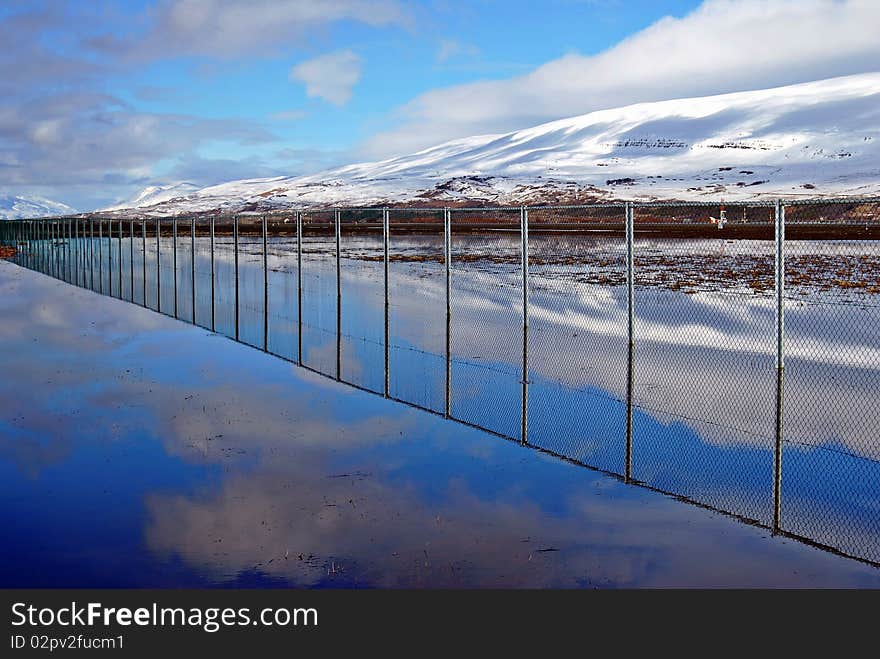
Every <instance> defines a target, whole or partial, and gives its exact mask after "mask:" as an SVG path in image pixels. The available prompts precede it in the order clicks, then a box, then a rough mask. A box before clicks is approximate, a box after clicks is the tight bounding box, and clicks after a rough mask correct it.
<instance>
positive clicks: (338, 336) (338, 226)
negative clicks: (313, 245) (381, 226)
mask: <svg viewBox="0 0 880 659" xmlns="http://www.w3.org/2000/svg"><path fill="white" fill-rule="evenodd" d="M334 220H335V228H336V379H337V380H338V381H339V380H342V256H341V254H340V243H341V242H342V212H341V211H339V210H337V211H336V212H335V213H334Z"/></svg>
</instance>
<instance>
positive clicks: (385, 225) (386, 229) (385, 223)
mask: <svg viewBox="0 0 880 659" xmlns="http://www.w3.org/2000/svg"><path fill="white" fill-rule="evenodd" d="M388 216H389V213H388V209H387V208H385V209H383V210H382V254H383V256H382V261H383V264H384V267H385V384H384V387H383V388H384V394H385V398H389V397H390V396H391V349H390V334H391V332H390V329H391V328H390V326H389V324H388V239H389V235H388V234H389V233H390V226H389V225H390V223H391V222H390V219H389V217H388Z"/></svg>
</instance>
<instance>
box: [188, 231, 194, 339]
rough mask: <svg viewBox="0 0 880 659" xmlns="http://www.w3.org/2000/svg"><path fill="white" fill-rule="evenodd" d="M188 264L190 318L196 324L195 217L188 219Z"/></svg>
mask: <svg viewBox="0 0 880 659" xmlns="http://www.w3.org/2000/svg"><path fill="white" fill-rule="evenodd" d="M189 266H190V273H189V274H190V284H191V286H190V292H191V293H192V309H191V312H192V315H191V316H190V320H191V321H192V324H193V325H195V324H196V218H195V217H191V218H190V219H189Z"/></svg>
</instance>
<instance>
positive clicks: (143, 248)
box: [141, 220, 159, 307]
mask: <svg viewBox="0 0 880 659" xmlns="http://www.w3.org/2000/svg"><path fill="white" fill-rule="evenodd" d="M141 266H142V267H143V279H144V280H143V282H141V284H142V286H143V289H144V290H143V294H144V307H146V306H147V221H146V220H141ZM158 267H159V264H158V262H157V263H156V268H157V269H158Z"/></svg>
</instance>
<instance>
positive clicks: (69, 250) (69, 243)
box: [64, 220, 73, 283]
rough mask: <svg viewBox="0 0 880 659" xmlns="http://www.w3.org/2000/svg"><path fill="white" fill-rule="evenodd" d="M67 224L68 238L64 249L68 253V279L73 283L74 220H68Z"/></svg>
mask: <svg viewBox="0 0 880 659" xmlns="http://www.w3.org/2000/svg"><path fill="white" fill-rule="evenodd" d="M65 224H66V226H67V240H66V241H65V244H64V247H65V249H64V251H65V253H66V257H65V264H66V265H67V281H68V282H70V283H73V263H72V260H73V245H72V242H73V220H67V222H65Z"/></svg>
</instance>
